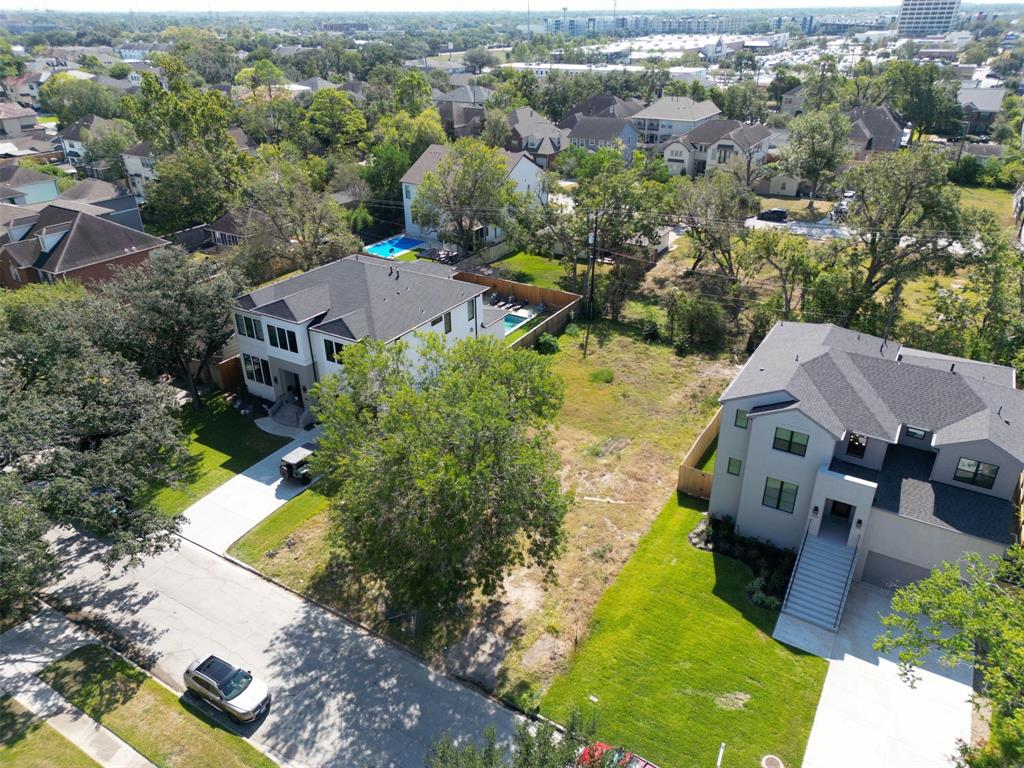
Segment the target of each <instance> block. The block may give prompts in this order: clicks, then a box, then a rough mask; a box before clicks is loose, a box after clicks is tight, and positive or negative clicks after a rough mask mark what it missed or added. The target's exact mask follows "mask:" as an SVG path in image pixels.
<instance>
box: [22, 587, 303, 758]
mask: <svg viewBox="0 0 1024 768" xmlns="http://www.w3.org/2000/svg"><path fill="white" fill-rule="evenodd" d="M40 602H41V603H42V604H43V605H45V606H46V607H47V608H49V609H50V610H52V611H56V612H57V613H59V614H60V615H61V616H63V617H64V618H65V619H66V620H67V621H68V622H70V623H71V624H74V625H75V626H76V627H78V628H79V629H80V630H82V632H84V633H85V634H87V635H88V636H89V637H90V639H91V643H92V644H95V645H99V646H100V647H102V648H104V649H105V650H107V651H109V652H110V653H112V654H114V655H115V656H117V657H118V658H120V659H121V660H122V661H125V662H127V663H128V664H129V665H131V667H132V668H134V669H137V670H139V671H140V672H142V673H143V674H144V675H145V676H146V678H147V679H149V680H152V681H153V682H155V683H156V684H157V685H159V686H161V687H162V688H165V689H166V690H167V691H169V692H170V693H173V694H174V696H175V698H176V699H177V700H178V701H179V702H182V701H183V699H184V698H185V696H186V695H188V690H185V691H178V690H177V689H176V688H174V687H173V686H171V685H170V684H168V683H166V682H164V681H163V680H161V679H160V678H159V677H157V676H156V675H154V674H153V673H152V672H150V671H149V670H148V669H146V668H145V667H141V666H139V665H138V664H136V663H135V662H134V661H133V660H132V659H130V658H129V657H128V656H126V655H125V654H123V653H121V652H120V651H119V650H117V649H116V648H114V647H113V646H111V645H110V643H108V642H106V641H105V640H104V639H103V638H102V637H100V636H99V635H98V634H96V633H95V632H93V631H92V630H91V629H90V628H89V627H88V626H86V625H83V624H80V623H78V622H77V621H75V620H74V619H71V618H69V617H68V616H67V614H65V613H64V611H62V610H61V609H60V608H57V607H56V606H53V605H50V603H48V602H47V601H46V599H45V598H40ZM83 647H85V646H79V648H83ZM74 650H78V649H77V648H75V649H74ZM61 658H63V657H61ZM182 706H183V707H185V708H186V709H198V707H196V705H195V704H192V703H191V702H190V703H189V704H185V703H182ZM200 712H202V710H200ZM193 716H194V717H199V715H195V714H194V715H193ZM202 718H205V719H208V720H212V721H213V723H214V724H215V725H216V726H217V727H219V728H224V725H223V723H220V722H217V721H216V719H215V718H213V717H212V716H211V715H210V714H209V713H207V712H202ZM202 718H201V719H202ZM97 722H99V721H97ZM100 725H102V723H100ZM108 730H109V729H108ZM224 730H226V731H227V732H228V733H230V734H231V735H232V736H234V737H235V738H238V739H241V740H242V741H244V742H246V743H247V744H248V745H249V746H251V747H252V748H253V749H255V750H256V751H257V752H260V753H261V754H264V755H266V756H267V757H269V758H270V759H271V760H273V761H274V762H275V763H277V764H278V765H280V766H289V767H291V768H304V766H303V765H302V764H301V763H296V762H295V761H294V760H289V759H287V758H285V757H284V756H283V755H280V756H279V755H278V754H277V752H276V751H274V750H273V749H270V748H269V747H266V746H264V745H263V744H259V743H257V742H255V741H253V740H252V739H251V738H250V737H248V736H243V735H241V734H240V733H236V732H235V731H233V730H231V729H229V728H225V729H224ZM111 733H114V732H113V731H111ZM114 736H117V734H116V733H114ZM117 738H119V739H121V737H120V736H117ZM121 741H124V739H121ZM124 743H125V744H126V745H127V746H128V747H130V748H131V749H132V750H134V751H135V752H138V754H139V755H141V756H142V757H143V758H144V759H146V760H149V758H148V757H146V756H145V755H143V754H142V753H141V752H139V751H138V750H137V749H135V747H133V746H132V745H131V744H128V742H126V741H124ZM149 762H151V763H152V762H153V761H152V760H150V761H149Z"/></svg>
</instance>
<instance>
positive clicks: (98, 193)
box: [60, 179, 121, 203]
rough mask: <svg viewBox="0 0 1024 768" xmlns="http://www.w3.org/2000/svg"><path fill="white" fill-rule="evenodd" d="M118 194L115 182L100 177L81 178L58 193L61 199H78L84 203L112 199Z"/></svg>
mask: <svg viewBox="0 0 1024 768" xmlns="http://www.w3.org/2000/svg"><path fill="white" fill-rule="evenodd" d="M120 195H121V193H120V192H119V191H118V188H117V185H116V184H112V183H111V182H109V181H103V180H102V179H82V180H81V181H79V182H78V183H77V184H75V185H74V186H73V187H69V188H68V189H66V190H64V191H63V192H61V193H60V197H61V199H62V200H80V201H82V202H85V203H95V202H97V201H107V200H113V199H114V198H115V197H120Z"/></svg>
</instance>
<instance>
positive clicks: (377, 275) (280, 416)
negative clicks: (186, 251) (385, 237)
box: [234, 255, 504, 426]
mask: <svg viewBox="0 0 1024 768" xmlns="http://www.w3.org/2000/svg"><path fill="white" fill-rule="evenodd" d="M488 290H489V288H488V286H485V285H478V284H476V283H471V282H466V281H463V280H459V279H458V278H457V277H456V276H455V273H454V271H453V270H452V268H451V267H448V266H445V265H442V264H438V263H435V262H428V261H416V262H395V261H390V260H388V259H382V258H378V257H376V256H365V255H356V256H348V257H346V258H344V259H341V260H339V261H333V262H331V263H329V264H324V265H323V266H321V267H317V268H316V269H311V270H309V271H308V272H303V273H302V274H299V275H295V276H294V277H289V278H287V279H285V280H281V281H279V282H276V283H271V284H270V285H267V286H264V287H262V288H257V289H256V290H254V291H251V292H250V293H246V294H244V295H242V296H239V297H238V299H236V301H235V306H234V313H235V330H236V333H235V338H236V340H237V343H238V351H239V354H240V356H241V361H242V369H243V376H244V378H245V386H246V388H247V389H248V391H249V392H250V394H252V395H255V396H256V397H259V398H261V399H263V400H266V401H268V402H270V403H272V406H271V407H270V415H271V416H273V417H274V418H275V420H277V421H279V422H281V423H284V424H289V425H296V426H306V425H308V424H310V423H312V420H313V416H312V414H311V412H310V410H309V395H308V391H309V388H310V387H311V386H313V384H314V383H315V382H317V381H320V380H321V379H322V378H324V377H326V376H331V375H335V374H337V373H339V372H341V371H342V370H343V368H344V356H345V348H346V347H347V346H348V345H351V344H357V343H359V342H360V341H362V340H364V339H375V340H377V341H382V342H385V343H392V342H396V341H402V342H406V343H407V344H408V353H409V354H410V355H416V353H417V349H418V348H419V347H420V344H421V342H420V339H419V336H418V334H421V333H438V334H441V335H442V336H443V337H444V339H445V341H446V342H447V343H450V344H453V343H455V342H456V341H457V340H459V339H463V338H469V337H476V336H481V335H495V336H497V337H498V338H504V324H503V322H502V321H501V317H500V316H499V317H496V318H495V319H494V320H493V321H489V318H490V315H491V313H492V310H491V309H490V308H489V307H485V306H484V302H483V295H484V294H485V293H486V292H487V291H488ZM500 314H501V315H502V316H503V315H504V312H501V313H500Z"/></svg>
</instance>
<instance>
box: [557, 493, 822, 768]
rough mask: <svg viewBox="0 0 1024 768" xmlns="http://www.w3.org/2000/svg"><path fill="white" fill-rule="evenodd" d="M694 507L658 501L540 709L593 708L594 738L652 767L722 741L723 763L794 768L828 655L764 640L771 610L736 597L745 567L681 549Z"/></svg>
mask: <svg viewBox="0 0 1024 768" xmlns="http://www.w3.org/2000/svg"><path fill="white" fill-rule="evenodd" d="M702 507H703V502H700V501H697V500H696V499H690V498H687V497H680V498H679V499H678V500H677V499H675V498H673V499H672V500H671V501H670V502H669V503H668V504H667V505H666V506H665V508H664V509H663V511H662V512H661V515H660V516H659V517H658V519H657V520H656V521H655V523H654V525H653V526H652V528H651V529H650V531H649V532H648V533H647V535H646V536H644V538H643V539H642V540H641V542H640V544H639V546H638V547H637V549H636V551H635V552H634V553H633V556H632V557H631V558H630V560H629V562H628V563H627V564H626V566H625V567H624V568H623V570H622V572H621V574H620V575H619V577H618V579H616V581H615V583H614V584H613V585H612V586H611V587H609V588H608V590H607V591H606V592H605V594H604V596H603V597H602V598H601V601H600V602H599V603H598V605H597V608H596V609H595V611H594V614H593V619H592V621H591V623H590V628H589V632H588V635H587V637H586V638H585V639H583V640H581V642H580V645H579V647H578V649H577V651H576V653H575V655H574V656H573V658H572V660H571V662H570V665H569V669H568V671H567V672H566V673H565V674H563V675H562V676H560V677H558V678H557V679H556V680H555V681H554V682H553V683H552V685H551V687H550V688H549V689H548V692H547V694H546V695H545V696H544V698H543V700H542V703H541V711H542V712H543V713H544V714H545V715H547V716H549V717H552V718H554V719H555V720H559V721H563V722H564V720H565V718H566V717H567V716H568V714H569V712H570V711H571V710H572V709H573V708H574V707H578V708H580V709H581V710H582V711H583V713H584V714H589V713H591V712H594V713H596V714H597V716H598V736H599V738H600V739H601V740H602V741H607V742H610V743H614V744H617V745H619V744H621V745H622V746H625V747H627V748H629V749H632V750H635V751H636V752H637V753H638V754H641V755H643V756H644V757H646V758H647V759H648V760H652V761H653V762H655V763H658V764H660V765H663V766H675V765H708V766H710V765H714V764H715V759H716V757H717V754H718V748H719V745H720V744H721V743H722V742H725V744H726V750H725V760H724V762H723V765H726V766H737V767H739V766H756V765H758V764H759V761H760V759H761V758H762V757H763V756H764V755H766V754H775V755H778V756H779V757H780V758H782V760H783V762H784V763H785V764H786V765H793V766H795V765H799V764H800V761H801V759H802V758H803V753H804V748H805V746H806V744H807V737H808V735H809V734H810V730H811V723H812V721H813V719H814V711H815V709H816V708H817V705H818V697H819V695H820V693H821V687H822V684H823V683H824V679H825V672H826V669H827V666H828V665H827V662H826V661H825V660H824V659H820V658H817V657H815V656H810V655H808V654H804V653H802V652H799V651H796V650H793V649H792V648H789V647H788V646H785V645H782V644H780V643H777V642H776V641H774V640H772V638H771V632H772V629H773V627H774V625H775V618H776V613H774V612H772V611H767V610H763V609H761V608H757V607H755V606H754V605H752V604H751V603H750V602H749V600H748V599H747V597H746V595H745V594H744V587H745V586H746V585H747V583H748V582H749V581H750V580H751V572H750V570H749V569H748V568H747V567H746V566H744V565H742V564H741V563H739V562H738V561H736V560H732V559H730V558H727V557H723V556H721V555H714V554H711V553H709V552H703V551H700V550H697V549H695V548H694V547H693V546H692V545H691V544H690V542H689V541H688V540H687V534H688V533H689V532H690V530H691V529H692V528H693V527H694V526H695V525H696V524H697V522H698V521H699V520H700V517H701V513H700V509H701V508H702ZM591 697H596V699H597V701H596V703H595V702H593V701H592V700H591Z"/></svg>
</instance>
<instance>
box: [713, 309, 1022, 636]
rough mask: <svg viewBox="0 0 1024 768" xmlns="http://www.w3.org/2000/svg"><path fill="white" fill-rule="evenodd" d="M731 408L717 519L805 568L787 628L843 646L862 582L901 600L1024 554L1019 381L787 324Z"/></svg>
mask: <svg viewBox="0 0 1024 768" xmlns="http://www.w3.org/2000/svg"><path fill="white" fill-rule="evenodd" d="M721 403H722V413H721V427H720V431H719V436H718V459H717V461H716V464H715V470H714V477H713V482H712V489H711V499H710V506H709V511H710V514H712V515H714V516H718V517H729V518H732V519H733V520H734V521H735V524H736V528H737V531H738V532H739V533H740V534H742V535H744V536H751V537H755V538H758V539H763V540H767V541H769V542H771V543H773V544H775V545H777V546H779V547H785V548H789V549H792V550H795V551H796V552H798V559H797V563H796V568H795V570H794V572H793V576H792V578H791V581H790V584H789V588H788V592H787V595H786V598H785V601H784V603H783V606H782V616H783V617H786V616H789V617H795V618H796V619H798V620H800V621H803V622H808V623H810V624H813V625H816V626H817V627H823V628H825V629H826V630H830V631H835V630H836V629H837V628H838V627H839V624H840V621H841V620H842V615H843V610H844V607H845V604H846V598H847V594H848V592H849V590H850V585H851V582H853V581H858V580H862V581H864V582H867V583H869V584H874V585H877V586H882V587H892V586H894V585H902V584H906V583H908V582H911V581H916V580H918V579H921V578H923V577H924V576H925V575H927V573H928V572H929V571H930V570H931V569H932V568H934V567H936V566H937V565H939V564H940V563H942V562H946V561H956V560H958V559H960V558H961V557H963V555H964V553H966V552H978V553H981V554H982V555H991V554H1002V553H1003V552H1005V551H1006V549H1007V547H1008V546H1010V545H1011V544H1013V543H1014V542H1017V541H1020V534H1021V523H1020V517H1019V510H1020V493H1021V472H1022V470H1024V392H1021V391H1020V390H1018V389H1016V388H1015V371H1014V370H1013V369H1012V368H1007V367H1004V366H999V365H992V364H989V363H981V362H977V361H974V360H967V359H963V358H957V357H949V356H946V355H940V354H935V353H931V352H925V351H922V350H917V349H911V348H909V347H904V346H902V345H901V344H899V343H896V342H892V341H886V340H884V339H880V338H877V337H874V336H869V335H867V334H864V333H857V332H856V331H851V330H847V329H843V328H838V327H836V326H833V325H815V324H806V323H781V322H780V323H777V324H776V325H775V327H774V328H772V330H771V331H770V332H769V333H768V335H767V336H766V337H765V339H764V341H762V342H761V344H760V346H759V347H758V348H757V350H756V351H755V352H754V354H753V355H751V357H750V359H749V360H748V361H747V363H746V364H745V365H744V366H743V369H742V370H741V371H740V373H739V374H738V375H737V376H736V378H735V379H733V381H732V383H731V384H730V385H729V387H728V388H727V389H726V390H725V392H724V393H723V394H722V397H721ZM780 624H781V619H780ZM777 631H778V628H777Z"/></svg>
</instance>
